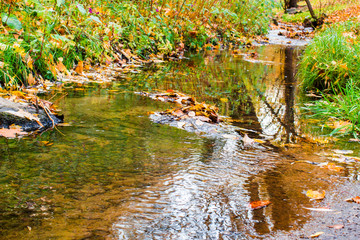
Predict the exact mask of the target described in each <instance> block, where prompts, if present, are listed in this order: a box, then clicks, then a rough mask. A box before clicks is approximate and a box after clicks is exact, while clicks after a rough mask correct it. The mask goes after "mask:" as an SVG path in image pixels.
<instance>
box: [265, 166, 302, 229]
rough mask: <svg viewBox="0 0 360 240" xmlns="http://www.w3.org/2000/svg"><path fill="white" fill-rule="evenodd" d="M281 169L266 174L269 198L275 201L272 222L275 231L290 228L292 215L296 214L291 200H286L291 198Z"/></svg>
mask: <svg viewBox="0 0 360 240" xmlns="http://www.w3.org/2000/svg"><path fill="white" fill-rule="evenodd" d="M279 170H281V169H275V170H273V171H267V172H266V173H265V176H264V180H265V185H266V187H267V193H268V194H269V200H270V202H272V203H273V205H272V206H271V211H272V214H271V217H272V224H273V225H274V229H272V230H273V231H274V230H278V229H279V230H289V228H290V227H289V226H290V225H291V222H292V217H293V216H294V215H295V213H294V212H293V211H292V208H291V206H290V204H289V202H288V201H286V200H288V199H289V197H288V195H287V192H286V190H285V189H284V186H286V183H285V182H284V181H283V171H279ZM280 203H281V204H280ZM279 213H281V214H279Z"/></svg>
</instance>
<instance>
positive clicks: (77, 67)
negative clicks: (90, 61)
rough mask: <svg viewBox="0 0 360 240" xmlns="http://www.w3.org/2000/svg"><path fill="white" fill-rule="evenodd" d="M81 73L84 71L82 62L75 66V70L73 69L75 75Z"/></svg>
mask: <svg viewBox="0 0 360 240" xmlns="http://www.w3.org/2000/svg"><path fill="white" fill-rule="evenodd" d="M83 71H84V62H83V61H80V62H79V63H78V65H77V66H76V68H75V72H76V73H77V74H80V75H81V74H82V73H83Z"/></svg>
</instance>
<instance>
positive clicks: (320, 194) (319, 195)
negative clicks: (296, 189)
mask: <svg viewBox="0 0 360 240" xmlns="http://www.w3.org/2000/svg"><path fill="white" fill-rule="evenodd" d="M306 196H308V197H309V198H312V199H316V200H321V199H324V198H325V191H324V190H323V191H322V192H318V191H313V190H308V191H307V192H306Z"/></svg>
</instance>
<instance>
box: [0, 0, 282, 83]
mask: <svg viewBox="0 0 360 240" xmlns="http://www.w3.org/2000/svg"><path fill="white" fill-rule="evenodd" d="M275 4H276V3H275V1H274V0H266V1H256V0H230V1H218V0H210V1H193V2H190V1H186V0H158V1H155V0H149V1H108V0H100V1H94V0H78V1H65V0H48V1H45V0H25V1H15V0H12V1H10V0H9V1H2V2H1V3H0V14H1V23H0V84H1V85H2V86H6V87H18V86H19V85H29V84H30V85H31V84H33V83H34V80H33V79H36V81H38V82H39V81H42V80H43V79H48V80H55V79H56V78H57V74H58V70H59V67H58V66H59V64H60V62H61V64H63V65H64V66H65V67H66V69H67V70H70V69H73V68H74V66H76V64H77V63H78V62H80V61H84V62H86V63H87V64H91V65H94V64H101V63H105V62H111V61H117V60H118V59H116V56H115V55H116V54H114V51H115V50H114V48H113V46H117V47H118V48H120V49H123V50H128V52H131V53H132V54H133V55H135V56H138V57H140V58H143V59H148V58H151V57H158V58H162V57H166V56H172V55H176V54H177V53H178V52H180V51H183V50H184V49H187V50H201V49H203V48H204V47H209V46H213V45H218V44H225V45H227V44H241V43H243V42H244V41H245V40H244V39H245V37H246V36H251V35H256V34H264V33H266V31H267V30H268V23H269V18H270V15H271V9H272V8H273V7H274V6H275Z"/></svg>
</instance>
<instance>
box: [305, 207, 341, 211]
mask: <svg viewBox="0 0 360 240" xmlns="http://www.w3.org/2000/svg"><path fill="white" fill-rule="evenodd" d="M304 208H305V209H307V210H311V211H317V212H333V211H335V210H333V209H330V208H327V207H319V208H306V207H304Z"/></svg>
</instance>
